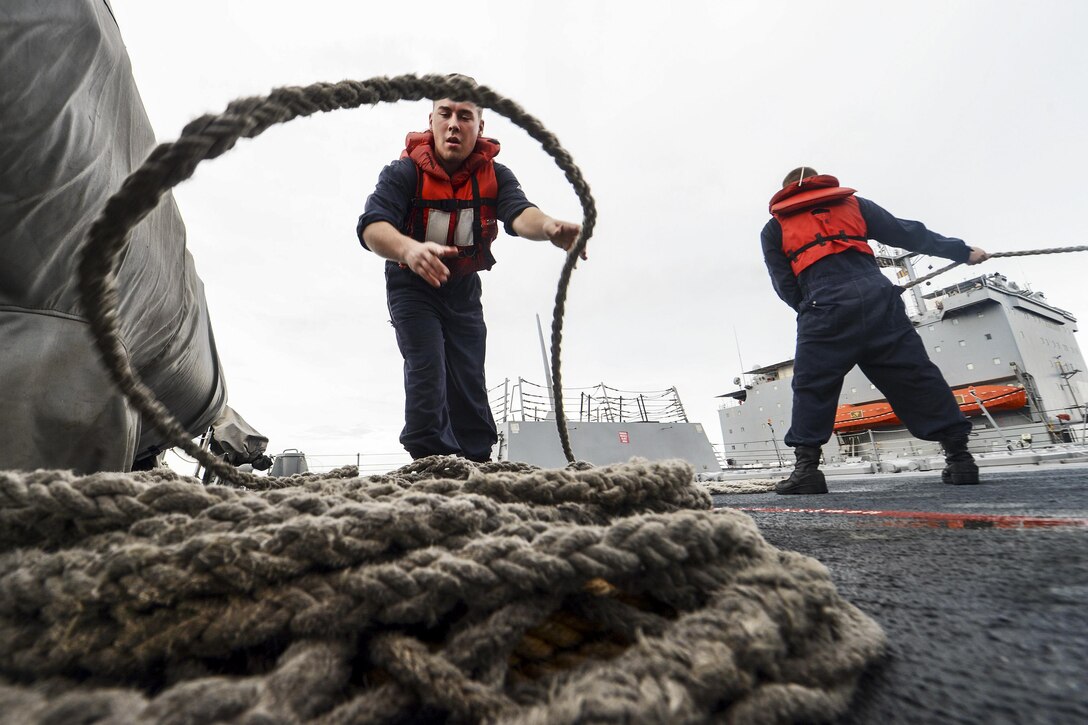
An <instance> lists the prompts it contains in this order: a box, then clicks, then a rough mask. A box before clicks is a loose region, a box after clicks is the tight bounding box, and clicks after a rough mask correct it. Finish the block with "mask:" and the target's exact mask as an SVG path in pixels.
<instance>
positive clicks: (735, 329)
mask: <svg viewBox="0 0 1088 725" xmlns="http://www.w3.org/2000/svg"><path fill="white" fill-rule="evenodd" d="M733 342H735V343H736V344H737V362H739V363H740V385H741V387H744V384H745V382H746V381H745V379H744V359H743V358H742V357H741V356H740V338H739V337H737V326H736V325H733Z"/></svg>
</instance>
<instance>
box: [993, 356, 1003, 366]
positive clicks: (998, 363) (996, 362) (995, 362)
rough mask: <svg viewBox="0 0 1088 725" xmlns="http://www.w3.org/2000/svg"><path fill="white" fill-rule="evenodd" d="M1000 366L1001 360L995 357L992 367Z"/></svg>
mask: <svg viewBox="0 0 1088 725" xmlns="http://www.w3.org/2000/svg"><path fill="white" fill-rule="evenodd" d="M1000 364H1001V358H999V357H995V358H994V365H1000Z"/></svg>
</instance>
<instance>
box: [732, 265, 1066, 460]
mask: <svg viewBox="0 0 1088 725" xmlns="http://www.w3.org/2000/svg"><path fill="white" fill-rule="evenodd" d="M911 257H912V255H910V254H909V253H903V252H898V251H889V250H887V249H885V248H880V247H878V259H879V260H881V263H882V265H883V266H886V267H889V268H890V269H891V270H892V271H893V272H895V273H896V276H897V277H899V278H900V279H910V280H913V279H915V273H914V267H913V264H912V258H911ZM907 294H909V295H910V297H911V298H912V302H913V304H909V305H908V307H912V308H913V309H912V310H911V321H912V322H913V323H914V325H915V327H916V328H917V330H918V333H919V335H921V337H922V340H923V342H924V343H925V347H926V351H927V352H928V354H929V357H930V359H931V360H933V362H934V363H936V364H937V366H938V367H939V368H940V369H941V371H942V373H943V374H944V376H945V379H946V380H947V381H948V384H949V385H950V386H951V387H952V389H953V391H954V392H955V393H956V395H957V398H958V399H959V400H960V403H961V408H962V409H963V410H964V412H965V414H967V415H968V416H969V417H970V420H971V421H972V422H973V424H974V431H973V435H972V441H971V448H972V450H977V451H987V450H999V449H1010V448H1022V447H1028V446H1033V445H1034V446H1038V445H1040V444H1044V443H1069V442H1082V441H1084V438H1085V403H1086V401H1088V373H1086V372H1085V370H1086V366H1085V360H1084V355H1083V354H1082V352H1081V350H1080V346H1079V345H1078V344H1077V340H1076V338H1075V336H1074V333H1076V331H1077V320H1076V318H1075V317H1074V316H1073V315H1072V314H1071V313H1070V312H1068V311H1066V310H1063V309H1061V308H1059V307H1056V306H1054V305H1053V304H1051V303H1050V301H1049V300H1048V299H1047V298H1046V296H1045V295H1044V294H1043V293H1042V292H1036V291H1032V290H1030V289H1026V288H1021V287H1020V286H1019V285H1017V284H1016V283H1015V282H1012V281H1010V280H1008V279H1007V278H1006V277H1005V276H1004V275H1002V274H997V273H995V274H986V275H981V276H978V277H975V278H973V279H969V280H966V281H964V282H959V283H957V284H954V285H950V286H948V287H943V288H940V289H937V290H935V291H930V292H926V291H924V290H923V289H922V286H921V285H917V286H914V287H912V288H911V289H910V290H909V291H908V292H907ZM792 375H793V361H792V360H784V361H782V362H779V363H776V364H774V365H769V366H761V367H757V368H755V369H752V370H748V371H746V372H745V373H744V376H743V377H741V378H737V380H736V381H735V382H736V383H737V384H738V385H739V388H738V389H737V390H735V391H733V392H730V393H726V394H725V395H723V396H720V397H723V398H725V399H726V402H725V404H723V405H722V406H721V408H720V409H719V411H718V416H719V420H720V422H721V428H722V439H723V458H725V459H726V462H727V465H728V466H749V465H776V464H778V463H779V462H788V461H787V460H786V459H787V458H788V459H791V460H792V455H790V450H789V449H788V448H786V447H785V445H784V443H783V440H782V439H783V436H784V435H785V433H786V431H787V430H788V429H789V426H790V419H791V408H792V400H793V396H792V391H791V387H790V383H791V380H790V378H791V377H792ZM988 399H989V400H992V401H993V402H991V403H990V404H989V405H987V403H986V401H987V400H988ZM883 402H884V398H883V395H882V394H881V393H880V391H879V390H877V388H876V386H875V385H873V384H872V383H871V382H870V381H869V380H868V379H867V378H866V377H865V376H864V375H863V374H862V373H861V371H860V370H859V369H858V368H856V367H855V368H854V369H853V370H851V371H850V373H849V374H848V375H847V376H846V379H845V381H844V383H843V388H842V392H841V394H840V398H839V406H840V408H839V410H840V418H838V419H837V421H838V422H837V424H836V429H837V430H836V433H835V435H834V436H833V437H832V439H831V441H829V443H828V444H827V445H826V446H825V447H824V456H825V459H826V460H828V461H829V462H834V461H842V460H850V459H858V458H861V459H865V460H873V459H877V460H879V458H880V457H881V455H883V456H885V457H888V456H897V455H899V456H911V455H926V454H936V453H937V445H936V444H935V443H931V442H927V441H920V440H918V439H915V438H913V437H912V436H911V435H910V434H909V433H908V432H907V431H906V430H905V429H904V428H903V427H902V424H899V423H898V421H897V420H895V419H894V417H890V419H891V420H892V421H893V422H892V424H890V425H889V424H888V422H887V421H888V420H889V417H887V416H886V417H884V418H881V417H880V416H879V415H877V413H879V407H880V404H881V403H883ZM863 410H864V411H865V412H862V411H863ZM850 415H853V416H854V417H855V418H860V417H861V416H863V415H872V417H873V424H872V425H869V426H864V425H848V424H846V421H848V419H849V416H850Z"/></svg>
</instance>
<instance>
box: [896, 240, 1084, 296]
mask: <svg viewBox="0 0 1088 725" xmlns="http://www.w3.org/2000/svg"><path fill="white" fill-rule="evenodd" d="M1066 252H1088V246H1079V247H1048V248H1045V249H1028V250H1024V251H1017V252H994V253H992V254H991V255H990V259H997V258H999V257H1030V256H1035V255H1037V254H1064V253H1066ZM961 264H963V262H953V263H952V264H949V265H948V266H945V267H941V268H940V269H938V270H936V271H934V272H930V273H929V274H927V275H925V276H924V277H919V278H918V279H912V280H911V281H910V282H907V283H906V284H903V285H900V287H902V288H903V289H910V288H911V287H913V286H915V285H918V284H922V283H923V282H928V281H929V280H931V279H933V278H934V277H936V276H938V275H941V274H944V273H945V272H947V271H948V270H950V269H953V268H955V267H958V266H960V265H961Z"/></svg>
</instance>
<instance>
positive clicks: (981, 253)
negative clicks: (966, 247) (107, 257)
mask: <svg viewBox="0 0 1088 725" xmlns="http://www.w3.org/2000/svg"><path fill="white" fill-rule="evenodd" d="M989 258H990V253H989V252H987V251H986V250H985V249H981V248H979V247H971V256H970V257H968V258H967V264H978V263H979V262H985V261H986V260H987V259H989Z"/></svg>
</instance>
